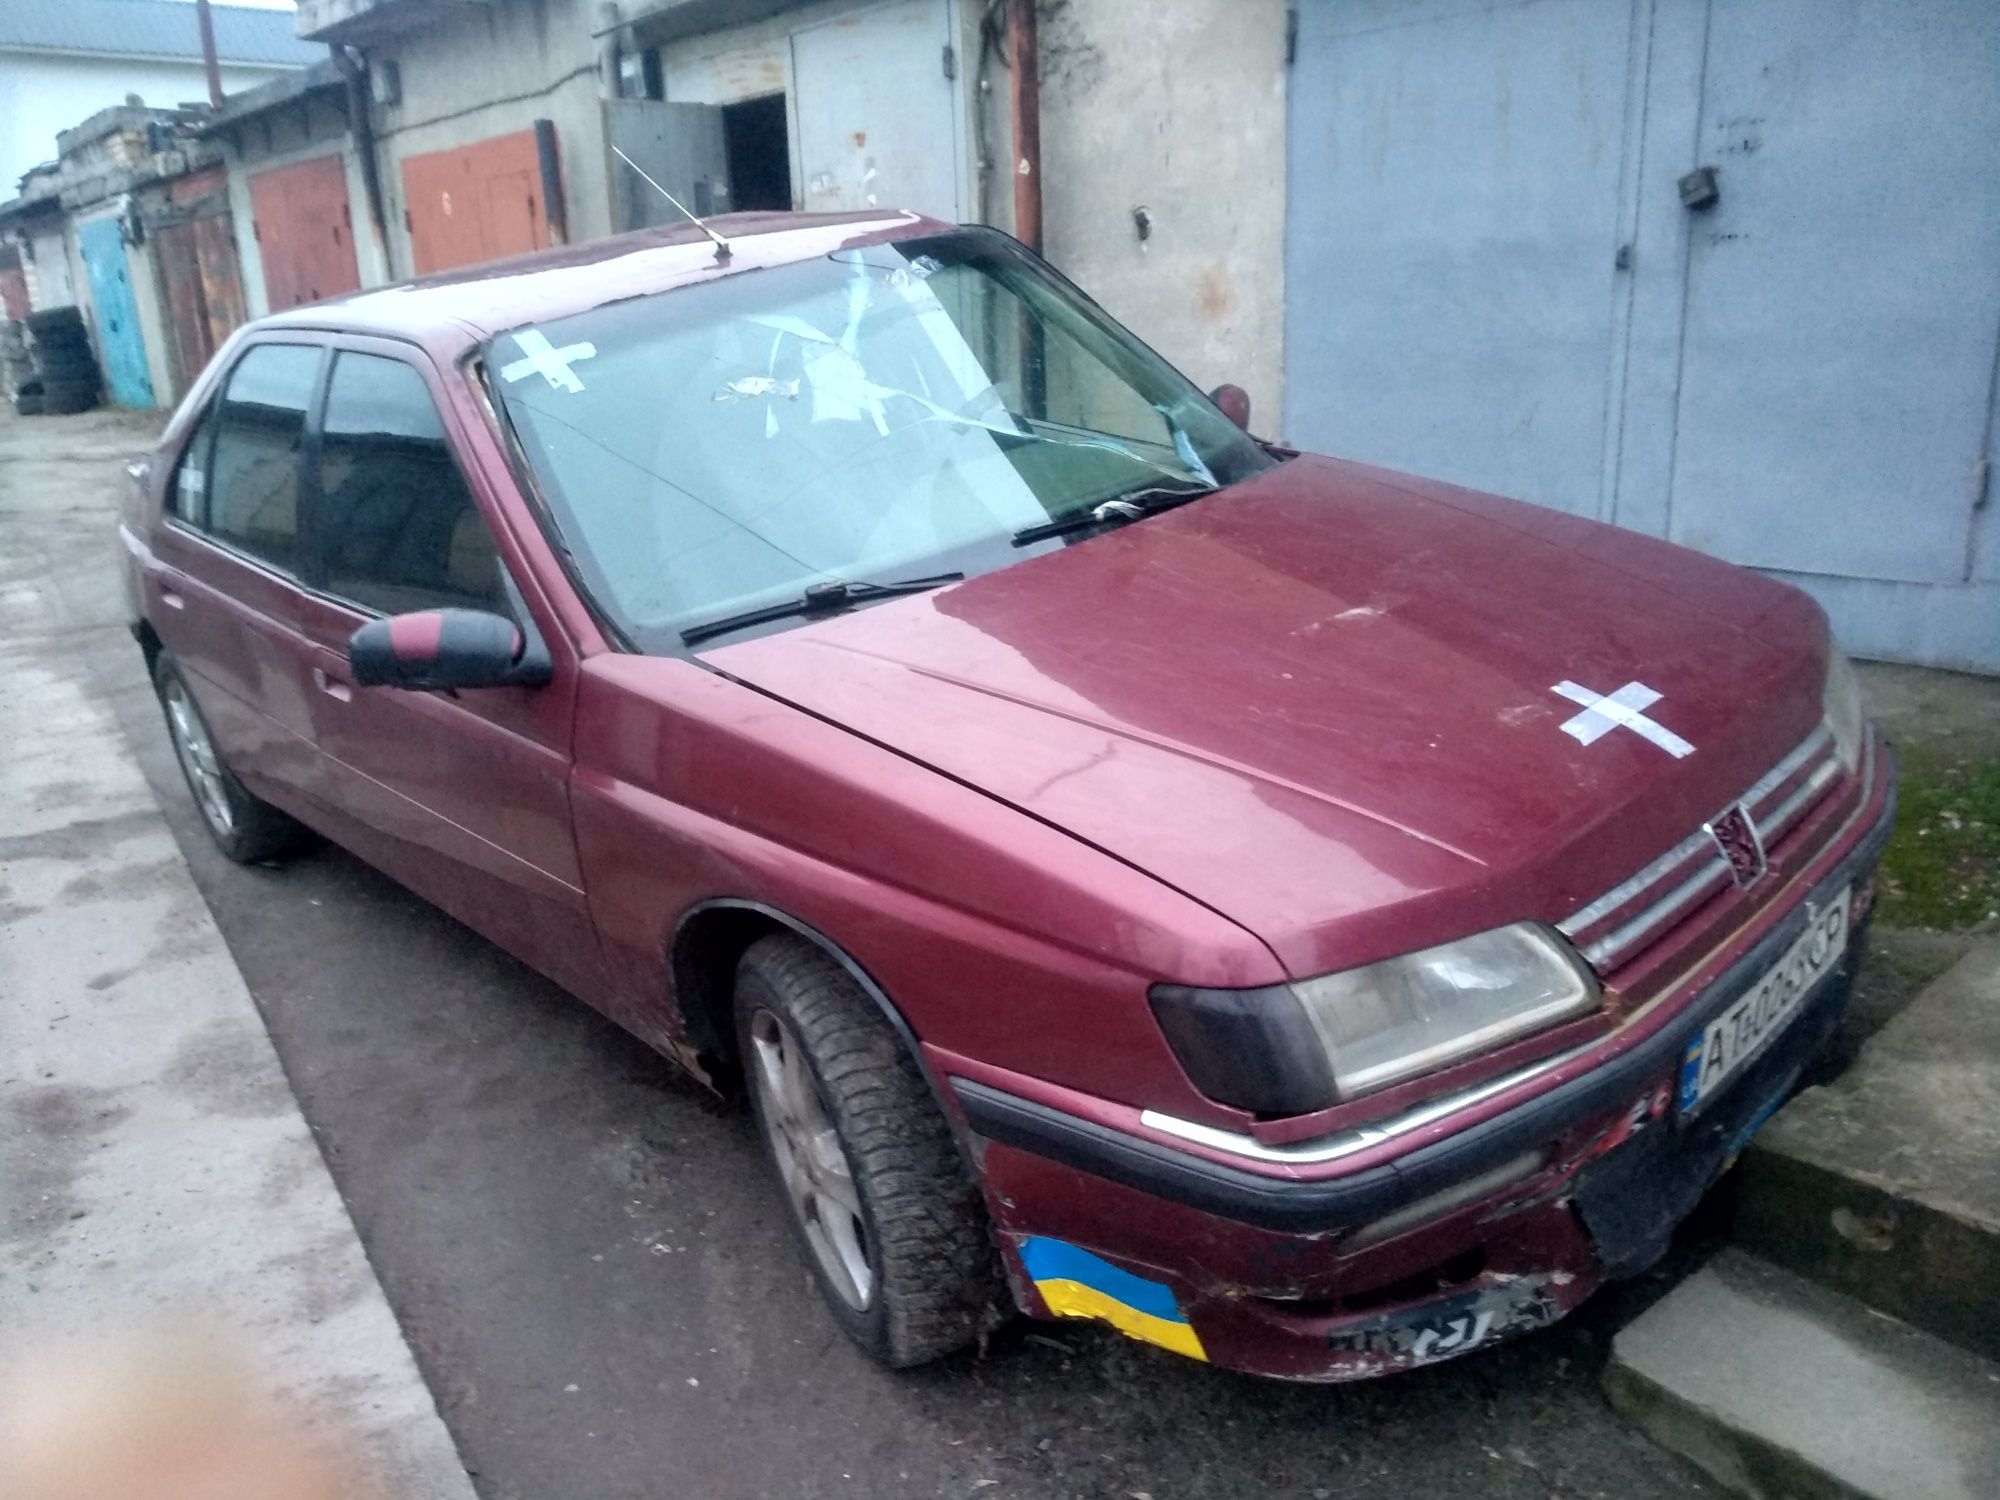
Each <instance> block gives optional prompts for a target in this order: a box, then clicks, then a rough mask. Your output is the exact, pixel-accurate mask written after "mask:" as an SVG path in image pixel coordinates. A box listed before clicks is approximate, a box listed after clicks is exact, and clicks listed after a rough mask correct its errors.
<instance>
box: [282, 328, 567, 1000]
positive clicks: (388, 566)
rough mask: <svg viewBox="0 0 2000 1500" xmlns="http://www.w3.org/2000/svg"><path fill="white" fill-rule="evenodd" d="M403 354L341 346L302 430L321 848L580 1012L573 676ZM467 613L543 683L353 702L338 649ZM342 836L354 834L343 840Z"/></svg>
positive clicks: (377, 692) (427, 390) (373, 346)
mask: <svg viewBox="0 0 2000 1500" xmlns="http://www.w3.org/2000/svg"><path fill="white" fill-rule="evenodd" d="M418 358H419V356H417V355H416V353H415V351H413V350H406V349H405V348H404V347H403V346H401V345H397V344H393V343H388V342H385V341H379V340H364V339H350V340H343V341H342V343H341V347H340V348H339V350H338V352H337V353H336V354H335V356H334V364H333V371H332V374H331V376H330V378H329V380H328V382H327V391H326V401H325V407H324V411H323V414H322V416H321V418H320V421H319V424H318V427H319V435H318V438H317V456H316V459H315V461H314V463H313V466H312V474H313V482H312V486H311V499H310V502H309V503H310V507H311V512H312V517H313V522H312V531H313V537H314V552H315V554H316V555H315V558H314V561H313V564H312V571H313V577H314V579H315V581H316V583H317V585H318V588H317V591H316V592H315V593H314V594H313V595H312V596H311V597H310V598H308V599H307V601H306V606H305V628H306V631H307V634H308V635H309V636H310V637H311V639H312V641H313V642H314V645H315V646H316V648H317V649H316V652H315V656H314V669H313V679H314V691H313V694H312V703H313V723H314V726H315V731H316V734H317V738H318V742H319V748H320V752H321V754H322V755H323V756H325V757H326V762H327V774H328V776H329V777H330V779H331V786H332V795H333V800H334V802H335V803H336V804H337V808H338V816H339V817H340V818H341V820H342V823H343V827H342V829H341V830H339V831H338V832H337V835H336V836H337V837H339V838H340V839H341V841H342V842H343V843H347V844H349V845H351V846H352V847H353V848H354V849H355V851H356V852H357V853H359V854H361V855H362V856H363V857H364V858H366V859H368V860H369V861H370V862H371V863H373V864H376V865H379V866H380V867H381V868H383V869H385V870H387V871H388V872H389V873H390V874H392V875H394V876H395V877H396V878H397V879H398V880H401V881H402V882H404V883H405V884H406V885H408V886H410V887H411V888H412V889H413V890H415V891H417V892H418V893H419V894H421V895H423V896H425V897H427V898H428V899H430V900H431V901H434V902H435V903H436V904H438V905H439V906H442V907H443V908H444V909H445V910H446V911H448V912H450V913H451V914H452V915H453V916H455V917H457V918H458V919H459V920H460V921H462V922H465V923H466V924H467V925H468V926H470V927H473V928H475V929H476V930H478V931H479V932H481V933H483V934H485V935H486V936H487V937H489V938H491V939H492V940H493V941H495V942H497V943H499V944H500V945H501V946H502V947H503V948H506V949H507V950H508V951H510V952H512V953H513V954H514V955H515V956H516V957H519V958H521V959H523V960H525V961H526V962H528V963H530V964H532V965H534V966H535V967H536V968H538V969H540V970H541V971H542V972H543V973H545V974H547V975H549V976H550V977H551V978H553V979H555V980H556V981H557V982H558V983H559V984H562V985H563V986H564V987H565V988H568V989H570V990H572V991H576V992H578V993H581V994H583V995H585V996H593V995H595V994H596V993H597V992H598V990H599V988H600V985H599V973H600V967H599V961H598V948H597V939H596V932H595V929H594V928H593V927H592V925H591V921H590V916H589V911H588V909H587V907H586V905H585V903H584V897H583V889H582V887H583V877H582V874H581V872H580V870H579V868H578V864H577V857H576V842H575V837H574V834H573V832H572V829H571V826H570V812H569V769H570V749H569V746H570V716H571V709H572V702H573V695H574V684H575V673H574V669H573V663H572V661H571V659H570V657H569V656H568V654H567V647H566V643H565V642H563V641H562V640H561V639H560V638H559V637H558V636H556V635H555V633H554V619H553V617H552V616H548V617H546V618H541V619H538V618H537V616H536V614H535V613H534V612H533V610H532V609H531V607H530V604H529V599H528V597H527V596H526V595H525V594H523V592H522V591H521V589H520V588H519V587H518V586H517V585H516V584H515V583H514V581H513V575H512V574H511V573H510V572H509V571H508V569H507V567H506V565H505V564H504V563H503V562H502V561H501V557H500V548H499V546H498V543H497V541H496V538H495V534H494V532H493V530H492V528H491V526H490V525H489V523H488V521H487V520H486V518H485V516H484V514H482V512H481V510H480V508H479V505H478V503H477V502H476V501H475V500H474V498H473V494H472V491H471V489H470V487H469V486H468V484H467V482H466V479H465V475H464V472H463V471H462V470H461V468H460V466H459V464H458V463H457V461H456V459H455V458H454V455H453V452H452V446H451V442H450V440H449V438H448V436H447V433H446V428H445V424H444V422H443V421H442V420H441V418H440V414H439V413H440V407H439V403H438V401H437V400H436V397H435V395H434V393H433V390H432V388H431V385H430V377H429V376H428V374H427V371H426V368H425V367H424V366H422V365H420V364H419V363H417V362H416V361H417V359H418ZM441 608H457V609H482V610H490V611H494V612H496V613H500V614H504V615H507V616H509V617H510V618H512V619H513V620H514V621H515V622H516V624H517V625H519V626H520V627H521V628H523V629H524V630H531V631H536V632H538V633H540V634H541V635H542V637H543V639H544V640H545V641H546V642H547V643H548V645H549V646H550V649H551V654H552V655H553V656H554V657H555V660H556V679H555V681H553V682H552V683H550V684H549V685H547V686H545V687H540V688H487V689H481V690H477V691H467V692H464V693H458V694H449V693H418V692H408V691H405V690H403V689H399V688H387V687H360V686H358V685H356V683H355V682H354V680H353V676H352V674H351V672H350V671H349V669H348V664H347V640H348V637H349V636H351V635H352V634H353V633H354V630H355V628H356V627H357V626H359V625H361V624H363V623H364V622H365V621H367V620H370V619H373V618H376V617H377V616H380V615H394V614H404V613H410V612H414V611H419V610H428V609H441ZM349 825H351V826H349Z"/></svg>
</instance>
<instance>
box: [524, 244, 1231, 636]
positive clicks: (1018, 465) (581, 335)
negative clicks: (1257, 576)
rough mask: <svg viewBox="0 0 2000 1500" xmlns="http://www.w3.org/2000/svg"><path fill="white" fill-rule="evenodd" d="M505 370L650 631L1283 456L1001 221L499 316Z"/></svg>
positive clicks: (911, 567)
mask: <svg viewBox="0 0 2000 1500" xmlns="http://www.w3.org/2000/svg"><path fill="white" fill-rule="evenodd" d="M486 369H487V373H488V376H489V378H490V379H491V382H492V386H493V389H494V390H495V391H496V392H497V393H498V395H499V398H500V403H501V405H502V407H503V409H504V411H505V414H506V416H507V419H508V421H509V422H510V423H511V425H512V427H513V429H514V431H515V433H516V435H517V436H518V437H519V438H520V440H521V446H522V448H523V450H524V452H525V453H526V455H527V458H528V462H529V464H530V466H531V467H532V468H533V470H534V478H535V479H536V481H537V483H538V485H539V488H540V490H541V493H542V495H543V496H544V498H545V499H546V500H547V502H548V507H549V511H550V513H551V516H552V519H553V521H554V523H555V525H556V527H557V529H558V530H559V531H560V532H561V540H562V542H563V543H564V545H565V547H566V548H567V549H568V551H569V552H570V554H571V555H572V556H573V557H574V558H575V559H576V562H577V566H578V569H579V572H580V574H581V576H582V579H583V582H584V584H585V586H586V588H587V589H588V590H589V591H590V592H591V594H592V595H593V596H594V597H595V598H596V600H597V602H598V604H599V606H600V607H601V608H602V609H603V610H604V611H605V612H606V613H607V614H608V615H609V616H610V618H611V619H612V620H613V621H614V623H616V624H617V625H618V626H619V627H620V629H621V630H623V631H624V633H625V634H626V635H627V636H628V637H629V638H630V639H632V640H633V641H634V642H635V643H636V644H637V645H638V646H640V647H641V648H642V649H646V650H672V649H674V648H675V647H676V646H677V645H678V643H679V640H680V637H681V633H682V632H683V631H684V630H687V629H689V628H690V627H700V626H701V625H702V624H704V623H705V622H714V621H716V620H717V619H718V617H729V616H733V615H735V614H737V613H739V612H744V611H755V610H757V609H759V608H761V607H763V606H765V605H770V604H777V603H779V602H781V601H783V600H786V599H789V598H792V597H795V596H798V595H799V594H800V593H801V592H802V591H803V590H805V589H808V588H811V587H813V586H815V585H819V584H825V583H828V582H832V581H835V580H838V581H843V582H850V583H859V582H893V581H897V580H899V579H903V578H907V577H911V576H915V575H927V574H938V573H944V572H964V573H967V574H972V573H978V572H986V571H990V570H992V569H994V568H999V567H1005V566H1007V565H1008V564H1009V563H1011V562H1014V561H1016V560H1018V559H1020V558H1022V557H1024V556H1026V555H1028V554H1029V551H1030V547H1031V542H1032V544H1033V545H1039V546H1043V547H1048V546H1059V545H1062V543H1061V542H1060V541H1058V540H1047V541H1034V540H1033V539H1035V538H1037V537H1038V535H1039V533H1041V532H1045V531H1046V530H1047V529H1048V528H1049V527H1050V526H1051V523H1055V524H1056V525H1057V526H1060V525H1061V524H1062V523H1064V522H1067V521H1069V520H1072V519H1079V518H1088V517H1089V516H1091V514H1092V513H1093V512H1096V511H1097V510H1098V508H1099V507H1102V506H1103V505H1104V504H1105V502H1106V501H1110V500H1116V499H1120V498H1123V497H1134V496H1146V497H1158V496H1161V495H1168V496H1176V497H1185V496H1186V495H1189V494H1199V493H1203V492H1205V491H1207V490H1211V489H1214V488H1218V487H1220V486H1223V485H1227V484H1232V483H1234V482H1236V481H1237V480H1240V479H1243V478H1246V477H1248V476H1249V475H1251V474H1254V473H1256V472H1258V471H1259V470H1261V469H1263V468H1264V467H1266V466H1267V465H1268V464H1269V463H1270V462H1271V460H1270V459H1269V458H1268V457H1267V456H1266V455H1265V454H1264V453H1263V451H1262V450H1261V449H1260V448H1259V447H1258V446H1257V445H1256V444H1255V443H1254V442H1253V441H1252V440H1251V439H1250V438H1249V437H1248V436H1247V435H1246V434H1245V433H1243V432H1242V431H1241V430H1240V429H1239V428H1237V427H1236V426H1235V425H1234V424H1233V423H1231V422H1230V421H1229V419H1228V418H1227V417H1225V416H1223V415H1222V414H1221V413H1220V412H1219V411H1217V410H1216V409H1215V407H1214V405H1213V404H1211V403H1210V402H1209V401H1208V399H1207V398H1206V397H1204V396H1203V395H1201V393H1200V392H1199V391H1197V390H1195V389H1194V388H1193V387H1192V386H1191V385H1190V384H1189V383H1188V382H1187V380H1186V379H1185V378H1183V377H1182V376H1181V375H1180V374H1178V373H1177V372H1176V371H1174V370H1173V369H1172V368H1171V367H1170V366H1168V365H1167V364H1166V363H1165V362H1164V361H1162V360H1160V359H1159V358H1158V357H1157V356H1156V355H1154V354H1152V353H1151V352H1150V351H1148V350H1147V349H1145V348H1144V347H1143V346H1142V345H1140V344H1139V343H1138V342H1137V341H1136V340H1135V339H1133V338H1132V336H1131V335H1130V334H1128V333H1126V332H1125V331H1124V330H1123V329H1121V328H1120V327H1118V325H1117V324H1115V323H1113V322H1112V321H1111V320H1110V319H1109V318H1107V317H1106V316H1105V315H1104V314H1103V313H1102V312H1100V311H1099V310H1098V309H1096V308H1095V307H1093V306H1092V305H1091V304H1090V303H1089V302H1087V301H1086V300H1084V299H1083V298H1081V297H1079V296H1078V295H1077V294H1076V293H1075V292H1073V291H1072V290H1071V289H1070V288H1068V287H1067V286H1065V285H1064V284H1063V283H1061V282H1060V281H1058V280H1056V279H1055V278H1053V277H1051V276H1049V275H1048V274H1047V273H1046V272H1045V271H1044V270H1043V269H1042V268H1041V267H1040V265H1039V264H1038V263H1037V262H1036V261H1034V259H1033V258H1032V257H1030V256H1028V255H1027V254H1025V253H1024V252H1022V251H1021V250H1020V249H1019V248H1018V247H1017V246H1015V245H1014V244H1013V242H1012V241H1010V240H1007V239H1006V238H1005V237H1004V236H1001V235H996V234H993V233H991V232H989V231H981V230H959V231H954V232H952V233H949V234H941V235H936V236H931V237H926V238H922V239H913V240H906V241H898V242H896V243H894V244H887V245H875V246H869V247H862V248H855V249H849V250H841V251H836V252H834V253H832V254H830V255H827V256H825V257H822V258H818V259H814V260H810V261H804V262H801V263H798V264H795V265H787V266H778V267H773V268H770V269H766V270H760V271H757V272H755V273H754V274H746V275H739V276H728V277H723V278H721V279H718V280H715V281H711V282H708V283H705V284H702V285H698V286H692V287H685V288H681V289H679V290H676V291H671V292H664V293H659V294H656V295H652V296H646V297H639V298H633V299H629V300H626V301H622V302H618V303H615V304H610V305H607V306H604V307H599V308H595V309H593V310H591V311H589V312H586V313H581V314H578V315H576V316H574V317H569V318H563V319H559V320H556V321H553V322H549V323H545V324H541V325H538V326H536V327H533V328H525V329H520V330H517V331H515V332H513V333H509V334H502V335H500V336H499V337H497V338H495V339H494V340H493V341H492V343H491V344H490V345H489V346H488V348H487V350H486ZM787 623H789V622H787ZM780 628H782V627H780Z"/></svg>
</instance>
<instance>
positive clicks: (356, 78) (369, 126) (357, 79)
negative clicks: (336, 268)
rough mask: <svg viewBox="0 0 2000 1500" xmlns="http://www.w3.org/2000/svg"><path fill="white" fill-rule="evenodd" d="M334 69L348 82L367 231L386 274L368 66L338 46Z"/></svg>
mask: <svg viewBox="0 0 2000 1500" xmlns="http://www.w3.org/2000/svg"><path fill="white" fill-rule="evenodd" d="M332 52H333V65H334V66H335V67H336V68H338V69H339V70H340V76H341V77H342V78H344V79H346V80H347V128H348V130H349V132H350V133H351V134H352V135H353V137H354V159H355V161H356V162H357V163H358V164H359V166H360V168H361V191H362V193H363V194H365V195H366V197H367V199H368V230H369V233H370V234H371V235H373V236H374V239H375V254H376V255H377V256H378V257H379V258H380V262H381V265H382V267H383V269H384V270H385V271H386V270H387V269H388V266H389V225H388V214H387V212H386V211H385V209H384V206H383V202H382V172H381V165H380V163H379V162H377V160H376V158H375V121H374V117H373V115H372V114H371V113H370V108H371V104H372V101H371V100H370V99H369V97H368V63H367V60H366V59H365V58H364V57H363V56H362V55H361V52H360V51H359V50H358V49H357V48H354V47H347V46H342V45H340V44H338V43H336V44H335V45H334V47H333V48H332Z"/></svg>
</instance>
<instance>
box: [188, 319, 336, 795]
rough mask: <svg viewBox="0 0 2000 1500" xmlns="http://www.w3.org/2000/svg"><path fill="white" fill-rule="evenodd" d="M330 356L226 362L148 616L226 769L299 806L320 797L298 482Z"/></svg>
mask: <svg viewBox="0 0 2000 1500" xmlns="http://www.w3.org/2000/svg"><path fill="white" fill-rule="evenodd" d="M325 357H326V351H325V349H324V348H323V347H322V346H321V345H320V344H318V343H313V342H299V341H280V340H270V341H263V342H255V343H251V344H249V345H247V346H246V347H245V348H244V350H243V352H242V353H241V354H240V355H239V356H238V357H237V359H236V360H235V362H234V363H233V364H232V365H231V367H230V369H229V372H228V374H227V375H226V376H225V377H224V379H223V380H222V382H221V383H220V385H219V388H218V394H217V396H216V397H215V398H214V399H213V400H212V401H211V403H210V406H209V409H208V411H207V412H206V413H205V414H204V415H203V416H202V418H201V420H200V422H199V423H198V424H197V425H196V427H195V429H194V432H193V435H192V436H191V437H190V438H189V440H188V442H187V445H186V446H185V447H184V448H183V449H182V450H181V452H180V454H179V455H178V457H177V459H176V464H175V468H174V473H173V477H172V479H171V480H170V481H169V484H168V493H167V513H166V515H165V517H164V524H163V525H162V526H161V527H160V529H159V531H158V533H157V534H156V536H155V539H154V547H153V558H154V568H153V574H152V579H151V584H152V587H153V589H154V598H153V600H152V601H151V607H149V609H148V617H149V618H150V619H151V620H152V622H153V626H154V628H155V629H156V630H157V631H158V633H159V636H160V639H161V641H163V642H164V643H165V645H166V647H167V649H168V650H170V651H172V652H173V653H174V656H175V658H176V659H177V660H178V661H179V662H180V664H181V668H182V670H183V671H184V672H185V673H186V674H187V677H188V685H189V687H190V689H191V690H192V691H193V693H194V695H195V701H196V702H197V703H198V704H200V706H201V710H202V714H203V717H205V718H206V719H207V720H208V724H209V729H210V732H211V733H212V734H213V735H214V737H215V739H216V743H217V746H218V748H220V750H221V751H222V754H223V757H224V759H226V760H227V761H228V762H229V765H230V767H231V769H232V770H234V771H235V772H236V774H237V775H238V776H239V777H241V778H242V779H243V781H244V782H246V783H247V784H248V785H249V787H250V789H251V790H252V791H254V792H256V793H257V794H258V795H259V796H262V797H264V798H266V799H267V800H269V801H272V802H276V803H277V804H278V805H279V806H281V807H286V808H289V809H292V810H294V811H296V810H298V809H299V806H300V802H301V799H309V798H312V797H313V796H315V794H316V792H317V790H318V774H317V772H318V767H317V756H316V754H315V752H314V749H313V743H312V713H311V705H310V701H309V698H308V689H309V686H310V682H311V672H312V667H313V657H312V648H311V645H310V643H309V642H308V641H307V640H306V638H305V637H304V636H303V635H302V634H301V633H300V611H301V606H302V604H303V601H304V592H303V589H302V587H301V582H300V558H301V549H300V534H299V521H300V509H299V481H300V466H301V459H302V457H303V452H304V439H305V431H306V415H307V412H308V411H309V410H310V409H311V406H312V403H313V400H314V397H315V395H316V394H317V392H318V388H319V384H320V380H321V376H322V373H323V369H324V364H325Z"/></svg>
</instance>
